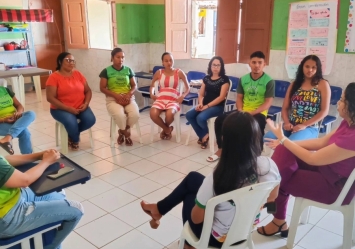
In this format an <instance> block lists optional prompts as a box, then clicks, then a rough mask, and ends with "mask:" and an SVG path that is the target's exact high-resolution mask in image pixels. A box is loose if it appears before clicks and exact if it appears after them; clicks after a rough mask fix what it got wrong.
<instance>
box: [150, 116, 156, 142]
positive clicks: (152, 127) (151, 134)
mask: <svg viewBox="0 0 355 249" xmlns="http://www.w3.org/2000/svg"><path fill="white" fill-rule="evenodd" d="M154 126H155V124H154V122H153V121H151V124H150V142H152V143H153V141H154Z"/></svg>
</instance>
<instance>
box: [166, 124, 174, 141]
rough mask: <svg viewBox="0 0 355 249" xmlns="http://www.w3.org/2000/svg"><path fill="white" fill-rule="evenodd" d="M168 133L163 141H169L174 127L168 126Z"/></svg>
mask: <svg viewBox="0 0 355 249" xmlns="http://www.w3.org/2000/svg"><path fill="white" fill-rule="evenodd" d="M169 128H170V133H165V140H170V139H171V138H172V137H173V130H174V126H170V127H169Z"/></svg>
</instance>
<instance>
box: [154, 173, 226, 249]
mask: <svg viewBox="0 0 355 249" xmlns="http://www.w3.org/2000/svg"><path fill="white" fill-rule="evenodd" d="M204 179H205V177H204V176H203V175H202V174H200V173H198V172H193V171H192V172H190V173H189V174H188V175H187V176H186V177H185V178H184V180H182V182H181V183H180V184H179V185H178V186H177V187H176V188H175V189H174V190H173V192H171V194H170V195H168V196H167V197H165V198H164V199H163V200H161V201H159V202H158V203H157V205H158V210H159V213H160V214H162V215H165V214H167V213H168V212H169V211H170V210H171V209H173V208H174V207H175V206H177V205H178V204H180V203H181V202H183V207H182V221H183V224H185V222H186V221H188V222H189V224H190V227H191V229H192V231H193V232H194V234H195V235H196V237H198V238H200V237H201V232H202V227H203V223H200V224H195V223H193V222H192V220H191V211H192V208H193V207H194V206H195V199H196V195H197V192H198V190H199V188H200V187H201V185H202V182H203V180H204ZM209 245H210V246H213V247H217V248H221V247H222V245H223V243H221V242H219V241H218V240H216V239H215V237H213V236H212V234H211V235H210V242H209Z"/></svg>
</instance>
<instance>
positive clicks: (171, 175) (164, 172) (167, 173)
mask: <svg viewBox="0 0 355 249" xmlns="http://www.w3.org/2000/svg"><path fill="white" fill-rule="evenodd" d="M145 177H146V178H148V179H150V180H152V181H155V182H157V183H159V184H161V185H168V184H170V183H172V182H174V181H177V180H178V179H181V178H183V177H185V175H184V174H181V173H179V172H177V171H174V170H171V169H168V168H161V169H158V170H156V171H154V172H152V173H149V174H147V175H145Z"/></svg>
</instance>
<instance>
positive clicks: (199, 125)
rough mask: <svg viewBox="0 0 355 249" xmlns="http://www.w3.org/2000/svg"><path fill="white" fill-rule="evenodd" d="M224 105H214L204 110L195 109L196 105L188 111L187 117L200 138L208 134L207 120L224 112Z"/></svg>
mask: <svg viewBox="0 0 355 249" xmlns="http://www.w3.org/2000/svg"><path fill="white" fill-rule="evenodd" d="M223 110H224V106H212V107H210V108H207V109H206V110H204V111H202V112H198V111H196V110H195V107H194V108H192V109H191V110H190V111H188V112H187V113H186V119H187V121H189V123H190V124H191V126H192V128H193V129H194V131H195V132H196V134H197V136H198V137H199V139H202V138H203V137H204V136H206V134H208V126H207V120H208V119H209V118H213V117H217V116H219V115H221V114H222V113H223Z"/></svg>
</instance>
